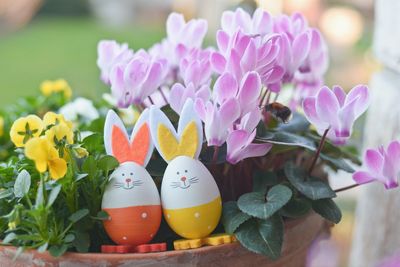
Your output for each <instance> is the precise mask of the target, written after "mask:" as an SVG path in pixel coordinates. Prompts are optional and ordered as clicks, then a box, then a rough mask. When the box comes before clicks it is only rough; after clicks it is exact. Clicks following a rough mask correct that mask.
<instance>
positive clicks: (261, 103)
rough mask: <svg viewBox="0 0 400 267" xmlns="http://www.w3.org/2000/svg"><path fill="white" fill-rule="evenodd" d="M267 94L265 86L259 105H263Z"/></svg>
mask: <svg viewBox="0 0 400 267" xmlns="http://www.w3.org/2000/svg"><path fill="white" fill-rule="evenodd" d="M267 94H268V89H266V88H265V91H264V94H263V95H262V97H261V100H260V106H261V107H262V106H263V103H264V99H265V97H266V95H267Z"/></svg>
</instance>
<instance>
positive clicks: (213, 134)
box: [195, 98, 240, 146]
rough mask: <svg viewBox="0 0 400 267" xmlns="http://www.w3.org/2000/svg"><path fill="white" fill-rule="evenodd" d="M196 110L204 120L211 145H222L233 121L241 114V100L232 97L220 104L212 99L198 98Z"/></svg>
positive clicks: (208, 141)
mask: <svg viewBox="0 0 400 267" xmlns="http://www.w3.org/2000/svg"><path fill="white" fill-rule="evenodd" d="M195 110H196V112H197V113H198V114H199V117H200V118H201V120H202V121H203V122H204V132H205V135H206V138H207V143H208V145H209V146H222V145H223V144H224V143H225V141H226V138H227V137H228V134H229V130H231V129H232V128H233V123H234V122H235V121H236V120H237V119H238V118H239V116H240V108H239V102H238V101H237V100H236V99H234V98H231V99H229V100H227V101H225V102H224V103H222V104H221V105H220V106H218V105H217V104H216V103H212V102H211V101H207V102H204V101H203V99H201V98H197V99H196V102H195Z"/></svg>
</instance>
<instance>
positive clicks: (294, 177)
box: [285, 162, 336, 200]
mask: <svg viewBox="0 0 400 267" xmlns="http://www.w3.org/2000/svg"><path fill="white" fill-rule="evenodd" d="M285 175H286V177H287V178H288V179H289V181H290V183H291V184H292V185H293V186H294V187H295V188H296V189H297V190H299V191H300V192H301V193H302V194H303V195H305V196H306V197H308V198H310V199H312V200H317V199H323V198H332V197H336V193H335V191H333V190H332V188H331V187H330V186H329V184H328V183H327V182H324V181H322V180H320V179H318V178H315V177H310V176H308V174H307V173H306V171H305V170H303V169H300V168H298V167H296V166H295V164H294V163H293V162H288V163H286V164H285Z"/></svg>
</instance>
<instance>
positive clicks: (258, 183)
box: [253, 170, 278, 194]
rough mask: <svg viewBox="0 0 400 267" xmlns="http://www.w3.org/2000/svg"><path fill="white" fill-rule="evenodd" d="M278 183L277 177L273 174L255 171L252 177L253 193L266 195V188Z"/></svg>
mask: <svg viewBox="0 0 400 267" xmlns="http://www.w3.org/2000/svg"><path fill="white" fill-rule="evenodd" d="M277 183H278V176H276V174H275V173H273V172H263V171H260V170H257V171H255V172H254V175H253V192H262V193H264V194H266V193H267V187H268V186H272V185H275V184H277Z"/></svg>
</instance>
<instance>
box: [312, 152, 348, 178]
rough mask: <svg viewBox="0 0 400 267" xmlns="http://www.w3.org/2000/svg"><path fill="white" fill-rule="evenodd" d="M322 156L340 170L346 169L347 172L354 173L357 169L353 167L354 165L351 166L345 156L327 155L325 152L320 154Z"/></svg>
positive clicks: (335, 168)
mask: <svg viewBox="0 0 400 267" xmlns="http://www.w3.org/2000/svg"><path fill="white" fill-rule="evenodd" d="M319 156H320V158H321V159H323V160H325V161H327V162H328V163H330V166H331V167H332V168H333V169H334V170H337V169H340V170H344V171H345V172H348V173H353V172H355V170H354V169H353V167H351V166H350V165H349V164H348V163H347V162H346V161H345V160H344V159H343V158H340V157H338V158H336V157H330V156H327V155H325V154H323V153H321V154H319Z"/></svg>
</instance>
